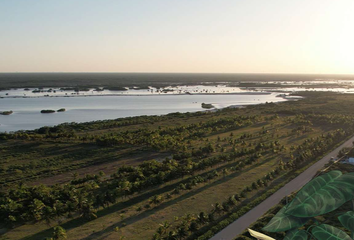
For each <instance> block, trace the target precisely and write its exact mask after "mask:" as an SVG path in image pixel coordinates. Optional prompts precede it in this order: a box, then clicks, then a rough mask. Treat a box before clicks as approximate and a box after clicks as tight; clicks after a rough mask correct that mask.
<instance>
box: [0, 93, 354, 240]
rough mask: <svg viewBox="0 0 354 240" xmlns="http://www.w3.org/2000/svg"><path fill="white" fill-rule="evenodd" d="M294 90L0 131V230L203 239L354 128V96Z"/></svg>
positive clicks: (30, 234) (37, 235)
mask: <svg viewBox="0 0 354 240" xmlns="http://www.w3.org/2000/svg"><path fill="white" fill-rule="evenodd" d="M302 95H304V96H305V97H306V98H305V99H303V100H301V101H297V102H284V103H280V104H273V103H267V104H262V105H257V106H248V107H246V108H242V109H232V108H230V109H223V110H220V111H215V112H198V113H185V114H181V113H175V114H168V115H165V116H142V117H132V118H124V119H117V120H105V121H95V122H90V123H80V124H79V123H68V124H61V125H58V126H55V127H43V128H40V129H37V130H34V131H19V132H16V133H12V134H8V133H2V134H0V139H1V140H0V151H1V153H2V158H1V160H0V180H1V182H0V183H1V189H2V193H1V195H0V218H1V219H3V222H2V223H1V227H2V228H3V232H5V233H4V234H3V236H2V238H3V239H21V238H24V237H27V238H26V239H41V238H42V239H43V238H45V237H50V236H51V235H52V233H53V229H51V227H53V226H57V225H60V226H61V227H63V228H65V229H66V231H67V232H66V234H67V237H68V239H84V238H87V239H88V238H89V239H119V238H120V237H126V238H127V239H208V238H209V237H210V236H212V235H213V234H214V233H215V232H217V231H218V230H220V229H222V227H225V226H226V225H227V224H228V223H230V222H231V221H232V220H234V219H236V218H238V217H239V216H241V215H242V214H243V213H245V212H246V211H247V210H249V209H250V208H251V207H252V206H254V205H255V204H257V203H258V202H260V201H262V199H264V198H265V197H266V196H267V195H268V194H270V193H271V192H272V191H274V190H275V189H276V188H278V187H279V186H280V185H281V184H284V183H285V182H286V181H288V180H289V179H290V176H292V175H294V173H296V171H297V170H299V169H302V168H303V167H305V166H308V165H309V164H311V163H313V162H314V161H315V160H316V159H318V157H320V156H322V155H323V154H325V153H326V152H328V151H329V150H331V149H332V148H333V147H334V146H335V145H337V144H338V143H340V142H341V141H343V140H345V139H347V138H348V137H349V136H352V135H353V134H354V114H353V113H354V111H353V110H354V104H353V103H354V97H353V96H352V95H340V94H334V93H303V94H302ZM41 184H43V185H41ZM49 224H50V225H49ZM160 224H161V225H160ZM255 230H257V229H255Z"/></svg>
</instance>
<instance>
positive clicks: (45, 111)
mask: <svg viewBox="0 0 354 240" xmlns="http://www.w3.org/2000/svg"><path fill="white" fill-rule="evenodd" d="M65 111H66V109H65V108H60V109H58V110H57V111H55V110H52V109H44V110H42V111H41V113H55V112H65Z"/></svg>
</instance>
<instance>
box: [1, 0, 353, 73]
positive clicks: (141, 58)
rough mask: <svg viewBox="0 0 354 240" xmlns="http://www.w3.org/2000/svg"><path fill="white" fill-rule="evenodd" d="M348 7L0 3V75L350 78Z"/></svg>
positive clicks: (295, 1) (328, 2)
mask: <svg viewBox="0 0 354 240" xmlns="http://www.w3.org/2000/svg"><path fill="white" fill-rule="evenodd" d="M353 12H354V1H353V0H336V1H333V0H287V1H284V0H268V1H264V0H248V1H245V0H238V1H234V0H220V1H212V0H195V1H188V0H180V1H163V0H151V1H143V0H132V1H123V0H102V1H92V0H62V1H46V0H28V1H11V0H3V1H0V32H1V37H0V53H1V54H0V72H6V73H8V72H24V73H28V72H57V73H73V72H114V73H116V72H122V73H231V74H233V73H254V74H257V73H258V74H276V73H279V74H354V57H353V56H354V44H353V42H354V32H353V31H352V23H353V22H354V14H353Z"/></svg>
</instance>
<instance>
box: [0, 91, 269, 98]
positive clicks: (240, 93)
mask: <svg viewBox="0 0 354 240" xmlns="http://www.w3.org/2000/svg"><path fill="white" fill-rule="evenodd" d="M272 93H273V92H235V93H190V94H187V93H183V94H182V93H181V94H154V93H152V94H102V95H95V94H91V95H75V94H73V95H64V96H4V97H0V99H7V98H53V97H55V98H58V97H64V98H68V97H143V96H193V95H198V96H199V95H209V96H210V95H270V94H272ZM274 93H275V92H274Z"/></svg>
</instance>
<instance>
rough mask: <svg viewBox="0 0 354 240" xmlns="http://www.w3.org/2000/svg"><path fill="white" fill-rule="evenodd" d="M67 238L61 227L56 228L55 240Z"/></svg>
mask: <svg viewBox="0 0 354 240" xmlns="http://www.w3.org/2000/svg"><path fill="white" fill-rule="evenodd" d="M66 238H67V236H66V231H65V229H64V228H62V227H61V226H56V227H54V232H53V240H61V239H66Z"/></svg>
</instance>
